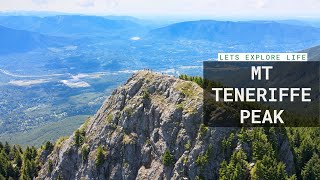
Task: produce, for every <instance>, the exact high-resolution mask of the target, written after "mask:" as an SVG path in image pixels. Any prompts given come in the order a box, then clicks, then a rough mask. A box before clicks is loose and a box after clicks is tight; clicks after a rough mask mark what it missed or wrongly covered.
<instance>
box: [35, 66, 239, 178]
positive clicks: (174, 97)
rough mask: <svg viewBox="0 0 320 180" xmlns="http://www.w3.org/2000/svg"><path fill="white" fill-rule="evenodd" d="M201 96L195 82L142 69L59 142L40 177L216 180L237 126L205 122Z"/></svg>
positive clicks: (200, 90) (200, 89)
mask: <svg viewBox="0 0 320 180" xmlns="http://www.w3.org/2000/svg"><path fill="white" fill-rule="evenodd" d="M202 93H203V90H202V88H201V87H200V86H198V85H197V84H196V83H194V82H190V81H184V80H181V79H178V78H176V77H173V76H169V75H163V74H159V73H153V72H150V71H139V72H138V73H136V74H134V75H133V76H132V77H131V78H129V80H128V81H127V82H126V83H125V84H124V85H123V86H121V87H119V88H118V89H116V90H115V91H114V92H113V93H112V94H111V95H110V96H109V97H108V98H107V100H106V101H105V102H104V103H103V105H102V107H101V108H100V109H99V110H98V112H97V113H96V114H95V115H94V116H93V117H91V118H90V119H88V121H87V122H86V123H85V124H83V125H82V126H81V127H80V129H79V131H78V133H74V135H72V136H71V137H69V138H68V139H66V140H64V141H60V142H57V143H56V146H55V148H54V150H53V152H52V153H51V154H50V155H49V156H48V157H47V161H46V163H45V164H44V165H43V166H42V169H41V171H40V173H39V178H40V179H59V178H60V179H66V180H68V179H72V180H73V179H184V178H188V179H196V178H199V177H205V178H207V179H217V178H218V171H219V165H220V163H221V162H222V160H223V159H224V158H225V157H224V155H223V153H222V148H221V146H220V144H221V140H222V139H224V138H226V137H228V135H229V134H230V132H231V131H233V130H234V128H212V127H206V126H204V125H203V124H202V113H201V112H202V108H203V106H202ZM217 116H219V115H217ZM217 118H219V117H217Z"/></svg>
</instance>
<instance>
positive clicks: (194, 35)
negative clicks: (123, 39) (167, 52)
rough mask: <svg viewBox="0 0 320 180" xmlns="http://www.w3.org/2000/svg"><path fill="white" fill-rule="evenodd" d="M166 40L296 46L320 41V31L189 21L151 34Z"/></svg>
mask: <svg viewBox="0 0 320 180" xmlns="http://www.w3.org/2000/svg"><path fill="white" fill-rule="evenodd" d="M150 35H151V36H152V37H157V38H164V39H191V40H209V41H215V42H221V41H225V42H239V43H259V42H262V41H263V42H264V43H294V42H304V43H306V42H309V41H318V40H320V29H319V28H314V27H308V26H296V25H289V24H281V23H277V22H270V21H251V22H250V21H248V22H230V21H212V20H201V21H189V22H182V23H176V24H172V25H169V26H166V27H163V28H158V29H155V30H152V31H151V32H150Z"/></svg>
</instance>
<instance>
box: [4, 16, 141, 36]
mask: <svg viewBox="0 0 320 180" xmlns="http://www.w3.org/2000/svg"><path fill="white" fill-rule="evenodd" d="M113 19H115V18H113ZM0 24H1V25H3V26H6V27H10V28H14V29H22V30H27V31H33V32H39V33H43V34H51V35H64V36H68V35H69V36H70V35H74V34H86V35H90V34H98V33H104V34H105V35H107V34H106V33H112V32H114V33H115V31H116V32H118V33H120V31H122V30H129V29H134V28H139V27H140V25H139V24H137V23H135V22H132V21H130V20H122V19H117V20H116V19H115V20H111V19H107V18H104V17H99V16H79V15H61V16H49V17H34V16H2V17H0Z"/></svg>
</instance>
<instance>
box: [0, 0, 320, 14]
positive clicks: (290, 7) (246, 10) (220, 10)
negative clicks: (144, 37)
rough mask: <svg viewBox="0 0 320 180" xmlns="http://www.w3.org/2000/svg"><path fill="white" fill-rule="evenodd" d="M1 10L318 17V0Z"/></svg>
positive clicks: (76, 2)
mask: <svg viewBox="0 0 320 180" xmlns="http://www.w3.org/2000/svg"><path fill="white" fill-rule="evenodd" d="M0 4H1V5H0V11H55V12H66V13H82V14H96V15H110V14H113V15H135V16H144V15H153V16H158V15H159V16H190V17H192V16H202V17H285V18H286V17H295V18H299V17H300V18H308V17H313V18H317V17H320V10H319V9H320V0H0Z"/></svg>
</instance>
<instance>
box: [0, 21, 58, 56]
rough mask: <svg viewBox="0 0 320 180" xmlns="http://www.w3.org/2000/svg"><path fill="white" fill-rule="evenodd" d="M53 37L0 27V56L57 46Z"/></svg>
mask: <svg viewBox="0 0 320 180" xmlns="http://www.w3.org/2000/svg"><path fill="white" fill-rule="evenodd" d="M56 40H58V39H57V38H55V37H49V36H45V35H41V34H39V33H34V32H29V31H24V30H15V29H10V28H6V27H3V26H0V54H7V53H15V52H25V51H29V50H32V49H34V48H43V47H47V46H49V45H57V43H56Z"/></svg>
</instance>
